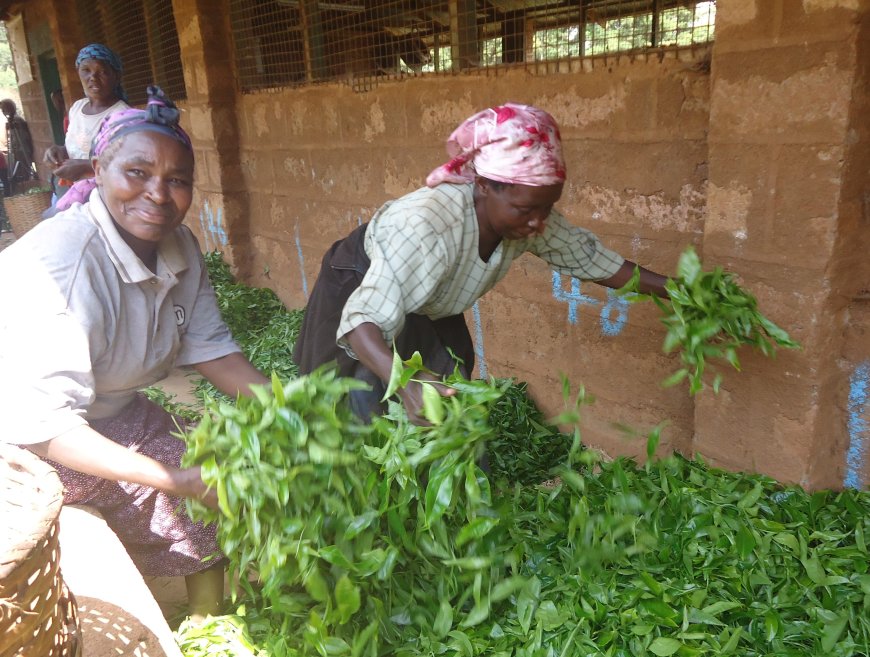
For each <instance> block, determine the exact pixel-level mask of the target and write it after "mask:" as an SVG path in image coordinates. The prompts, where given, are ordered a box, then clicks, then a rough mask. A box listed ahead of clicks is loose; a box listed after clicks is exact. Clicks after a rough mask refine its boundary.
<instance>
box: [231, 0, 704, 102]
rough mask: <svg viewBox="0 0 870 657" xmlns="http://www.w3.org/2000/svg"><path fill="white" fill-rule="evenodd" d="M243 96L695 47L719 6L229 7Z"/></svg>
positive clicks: (406, 3)
mask: <svg viewBox="0 0 870 657" xmlns="http://www.w3.org/2000/svg"><path fill="white" fill-rule="evenodd" d="M230 6H231V16H230V21H231V25H232V33H233V41H234V47H235V56H236V62H237V66H238V71H239V77H240V86H241V88H242V91H253V90H257V89H266V88H270V87H271V88H281V87H285V86H293V85H303V84H313V83H318V82H327V81H336V80H340V81H346V82H348V83H350V84H351V85H352V86H353V87H354V88H355V89H358V90H366V89H370V88H372V86H374V84H375V83H376V81H377V80H378V79H382V78H383V77H385V76H386V77H407V76H412V75H419V74H435V73H459V72H472V71H475V70H481V69H491V68H493V67H501V66H516V65H523V64H529V63H532V62H540V61H546V60H556V59H568V58H580V57H593V56H597V55H607V54H612V53H618V52H639V51H644V50H650V49H658V48H669V47H689V46H692V45H695V44H703V43H707V42H709V41H712V39H713V29H714V24H715V18H716V2H715V0H451V1H448V0H230Z"/></svg>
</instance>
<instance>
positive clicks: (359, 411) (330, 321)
mask: <svg viewBox="0 0 870 657" xmlns="http://www.w3.org/2000/svg"><path fill="white" fill-rule="evenodd" d="M367 225H368V224H365V225H363V226H360V227H359V228H357V229H356V230H354V231H353V232H352V233H351V234H350V235H348V236H347V237H346V238H344V239H342V240H339V241H337V242H336V243H335V244H333V245H332V246H331V247H330V248H329V250H328V251H327V252H326V254H325V255H324V256H323V262H322V263H321V267H320V274H319V275H318V277H317V282H316V283H315V284H314V288H313V290H312V291H311V297H310V298H309V299H308V306H307V308H306V310H305V318H304V320H303V323H302V330H301V331H300V333H299V339H298V340H297V342H296V346H295V348H294V350H293V359H294V361H295V362H296V364H297V365H298V366H299V373H300V374H308V373H309V372H311V371H313V370H315V369H316V368H318V367H320V366H321V365H324V364H326V363H330V362H334V363H335V364H336V366H337V367H338V371H339V374H341V375H342V376H349V377H353V378H356V379H359V380H361V381H365V382H366V383H368V384H369V385H371V386H372V390H371V391H368V390H362V391H354V392H352V393H351V396H350V397H351V398H350V405H351V408H353V410H354V413H355V414H356V415H357V416H359V417H360V418H363V419H365V418H368V417H370V416H371V415H373V414H381V413H383V411H384V407H383V405H382V404H381V401H380V400H381V398H382V397H383V396H384V392H385V391H386V386H385V385H384V383H383V382H382V381H381V380H380V379H379V378H378V377H377V376H376V375H375V373H374V372H372V371H371V370H369V369H368V368H367V367H365V365H363V364H362V363H360V362H359V361H357V360H354V359H353V358H351V357H350V356H348V355H347V352H345V350H344V349H342V348H341V347H339V346H338V345H337V344H336V338H337V336H336V332H337V331H338V325H339V323H340V321H341V314H342V311H343V310H344V305H345V303H347V299H348V297H350V295H351V294H352V293H353V291H354V290H355V289H357V288H358V287H359V285H360V283H361V282H362V280H363V277H364V276H365V273H366V272H367V271H368V268H369V265H370V264H371V262H370V260H369V258H368V256H367V255H366V252H365V248H364V238H365V231H366V227H367ZM395 347H396V350H397V351H398V353H399V355H400V356H401V357H402V358H403V359H407V358H410V357H411V356H412V355H413V353H414V352H415V351H419V352H420V355H421V356H422V357H423V363H424V364H425V365H426V367H428V368H429V369H430V370H432V371H433V372H436V373H438V374H442V375H447V374H451V373H452V372H453V370H454V368H455V367H456V361H455V360H454V359H453V357H452V356H451V355H450V353H449V352H448V349H449V350H450V351H452V352H453V353H454V354H455V355H456V357H457V358H459V359H461V360H462V364H461V366H460V371H461V372H462V373H463V374H464V375H465V376H468V375H469V374H471V370H472V369H474V343H473V342H472V340H471V334H470V333H469V331H468V326H467V325H466V323H465V317H464V316H463V315H461V314H460V315H451V316H450V317H444V318H441V319H434V320H433V319H430V318H429V317H426V316H425V315H418V314H410V315H407V316H406V317H405V326H404V327H403V329H402V332H401V333H400V334H399V335H398V336H396V340H395Z"/></svg>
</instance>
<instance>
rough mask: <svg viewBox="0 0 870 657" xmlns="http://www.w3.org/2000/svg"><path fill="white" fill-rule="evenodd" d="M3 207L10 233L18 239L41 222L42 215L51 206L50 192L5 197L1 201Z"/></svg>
mask: <svg viewBox="0 0 870 657" xmlns="http://www.w3.org/2000/svg"><path fill="white" fill-rule="evenodd" d="M3 206H4V207H5V208H6V217H7V218H8V219H9V225H10V226H12V232H13V233H15V237H17V238H20V237H21V236H22V235H24V233H26V232H27V231H28V230H30V229H31V228H33V227H34V226H35V225H36V224H38V223H39V222H40V221H41V220H42V213H43V212H45V211H46V210H47V209H48V208H49V207H50V206H51V192H32V193H30V194H16V195H15V196H7V197H6V198H5V199H3Z"/></svg>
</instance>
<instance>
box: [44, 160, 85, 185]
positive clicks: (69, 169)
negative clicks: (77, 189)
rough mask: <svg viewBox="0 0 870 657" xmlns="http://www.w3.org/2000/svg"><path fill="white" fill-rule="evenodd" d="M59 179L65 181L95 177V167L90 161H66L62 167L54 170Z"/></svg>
mask: <svg viewBox="0 0 870 657" xmlns="http://www.w3.org/2000/svg"><path fill="white" fill-rule="evenodd" d="M52 173H53V174H54V175H55V176H57V177H58V178H63V179H64V180H72V181H76V180H81V179H82V178H93V177H94V166H93V165H92V164H91V161H90V160H65V161H64V162H63V163H62V164H61V165H60V166H58V167H57V168H56V169H54V170H52Z"/></svg>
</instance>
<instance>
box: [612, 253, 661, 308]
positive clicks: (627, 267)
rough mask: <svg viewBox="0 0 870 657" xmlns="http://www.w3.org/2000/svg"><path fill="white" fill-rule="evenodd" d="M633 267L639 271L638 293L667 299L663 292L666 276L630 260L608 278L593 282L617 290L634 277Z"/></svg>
mask: <svg viewBox="0 0 870 657" xmlns="http://www.w3.org/2000/svg"><path fill="white" fill-rule="evenodd" d="M635 267H636V268H638V269H640V284H639V286H638V287H639V291H640V292H643V293H644V294H656V295H658V296H660V297H664V298H665V299H666V298H667V297H668V293H667V290H665V283H667V281H668V278H667V276H662V275H661V274H657V273H655V272H654V271H651V270H649V269H645V268H644V267H641V266H640V265H638V264H636V263H634V262H632V261H631V260H626V261H625V262H624V263H622V267H620V268H619V271H617V272H616V273H615V274H614V275H613V276H611V277H610V278H605V279H603V280H600V281H595V282H596V283H599V284H600V285H603V286H605V287H611V288H613V289H618V288H620V287H622V286H623V285H625V284H626V283H628V281H630V280H631V277H632V276H634V270H635Z"/></svg>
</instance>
